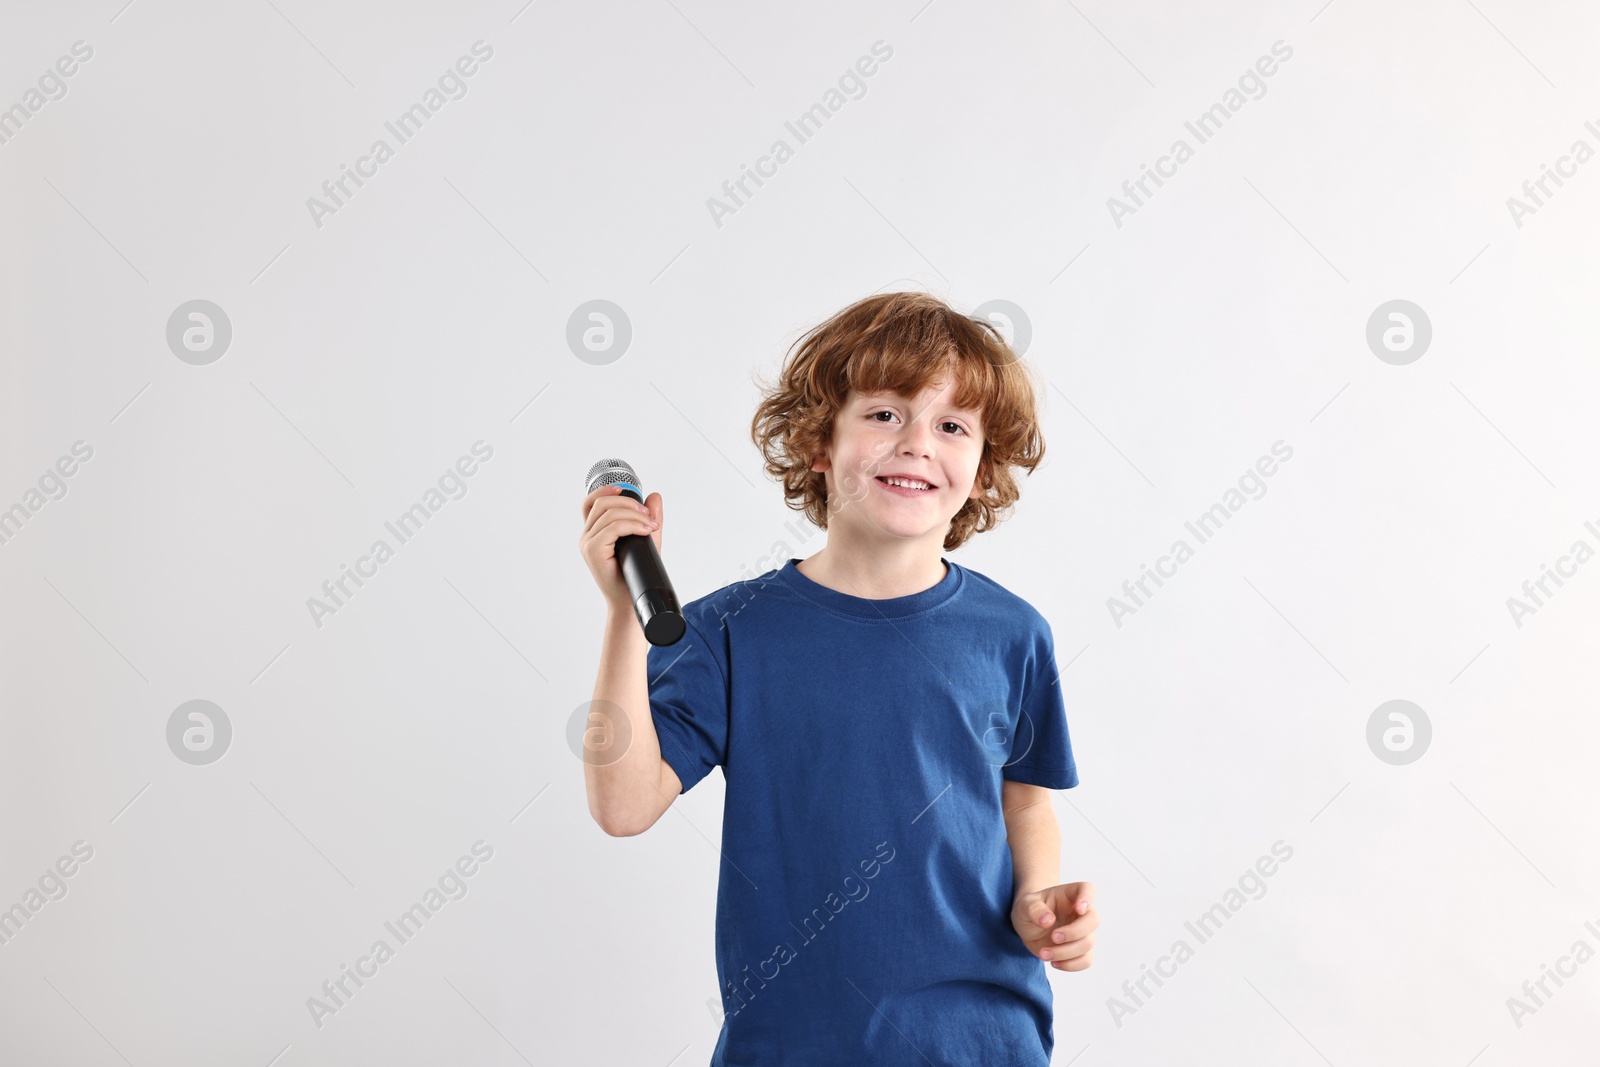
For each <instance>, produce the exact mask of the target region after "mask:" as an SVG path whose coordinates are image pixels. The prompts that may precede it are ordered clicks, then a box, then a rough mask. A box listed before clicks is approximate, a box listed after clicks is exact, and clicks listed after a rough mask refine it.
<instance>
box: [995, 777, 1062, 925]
mask: <svg viewBox="0 0 1600 1067" xmlns="http://www.w3.org/2000/svg"><path fill="white" fill-rule="evenodd" d="M1040 794H1041V798H1040V799H1035V800H1030V801H1029V802H1027V803H1024V804H1020V805H1018V806H1017V807H1015V808H1013V809H1011V810H1009V811H1007V812H1006V813H1005V820H1006V842H1007V844H1009V845H1010V846H1011V872H1012V882H1013V885H1014V887H1015V888H1014V889H1013V892H1012V897H1013V898H1015V897H1016V896H1017V895H1019V894H1022V893H1034V892H1037V891H1039V890H1041V889H1049V888H1050V887H1051V886H1054V885H1060V884H1061V828H1060V826H1059V825H1057V823H1056V812H1055V808H1054V807H1053V806H1052V805H1051V803H1050V794H1049V792H1048V791H1046V790H1042V789H1041V790H1040Z"/></svg>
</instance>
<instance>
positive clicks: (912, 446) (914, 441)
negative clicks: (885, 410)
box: [900, 422, 933, 456]
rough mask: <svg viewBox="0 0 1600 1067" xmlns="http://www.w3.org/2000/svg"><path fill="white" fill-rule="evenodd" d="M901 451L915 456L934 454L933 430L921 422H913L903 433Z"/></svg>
mask: <svg viewBox="0 0 1600 1067" xmlns="http://www.w3.org/2000/svg"><path fill="white" fill-rule="evenodd" d="M900 451H901V452H904V453H906V454H908V455H914V456H931V455H933V431H932V430H930V429H929V428H928V427H927V426H925V425H924V424H923V423H921V422H913V423H911V425H909V426H907V427H906V429H905V433H904V434H902V435H901V438H900Z"/></svg>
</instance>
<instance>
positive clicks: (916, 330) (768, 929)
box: [580, 293, 1099, 1067]
mask: <svg viewBox="0 0 1600 1067" xmlns="http://www.w3.org/2000/svg"><path fill="white" fill-rule="evenodd" d="M797 344H798V351H794V352H792V353H791V358H789V359H787V360H786V362H785V365H784V368H783V371H782V372H781V375H780V380H779V382H778V383H777V385H776V386H775V387H773V388H771V389H769V390H767V395H766V397H765V399H764V400H763V401H762V403H761V404H760V406H759V408H758V409H757V412H756V415H755V418H754V420H753V422H752V425H751V435H752V437H753V438H754V440H755V442H756V444H757V446H758V447H759V448H760V449H761V451H762V453H763V456H764V457H765V460H766V467H767V470H768V472H769V473H770V474H772V475H773V476H774V477H776V478H778V479H780V480H781V481H782V483H783V486H784V493H785V496H786V498H787V502H788V504H789V506H790V507H791V508H794V509H796V510H801V509H803V510H804V511H805V512H806V515H807V517H808V518H809V519H810V520H811V521H812V522H813V523H815V524H816V525H817V526H819V527H822V528H824V529H826V530H827V532H828V538H827V543H826V545H825V546H824V547H823V548H822V549H821V550H820V551H818V552H817V553H816V554H815V555H812V556H810V557H808V558H807V559H804V560H799V559H792V558H791V559H789V560H788V561H787V562H786V563H785V564H784V565H783V566H782V567H779V568H776V569H774V570H770V571H768V572H766V573H765V574H762V575H760V576H759V577H756V578H752V579H749V580H746V581H742V582H736V583H734V584H732V585H729V586H726V587H724V588H723V589H720V590H718V591H717V592H715V593H712V594H710V595H709V596H705V597H702V598H700V599H699V600H695V601H692V602H690V603H688V604H687V605H685V606H684V609H683V612H684V617H685V619H686V620H687V621H688V624H689V625H688V629H687V631H686V632H685V634H684V636H683V638H682V639H681V640H680V641H679V642H678V643H677V644H675V645H671V646H666V647H655V646H651V645H649V644H648V643H647V642H646V641H645V639H644V635H643V632H642V631H641V629H640V627H639V624H638V622H637V620H636V619H635V618H634V615H633V608H632V606H631V604H630V603H629V599H628V591H627V586H626V584H625V583H624V582H623V580H622V578H621V576H620V574H619V570H618V567H617V562H616V559H615V557H614V555H613V552H614V546H615V544H616V540H617V538H618V537H619V536H623V535H627V534H636V535H643V534H648V535H649V536H651V537H653V538H654V539H655V540H656V543H657V545H658V546H659V545H660V541H661V525H662V517H663V511H662V502H661V495H660V494H659V493H652V494H650V496H649V497H648V498H647V499H646V502H645V505H642V506H641V505H640V504H638V503H637V502H635V501H632V500H630V499H627V498H624V497H620V496H618V493H619V492H620V490H617V489H616V488H615V487H610V486H608V487H602V488H600V489H597V490H595V492H594V493H591V494H590V495H589V496H588V497H586V498H585V499H584V502H583V513H584V519H585V525H584V532H583V535H582V538H581V540H580V547H581V550H582V553H583V556H584V560H585V562H586V563H587V564H588V566H589V569H590V571H591V572H592V573H593V575H594V577H595V580H596V582H597V583H598V584H599V585H600V588H601V591H602V593H603V594H604V595H605V598H606V602H607V605H608V614H607V622H606V629H605V637H604V643H603V645H602V649H601V659H600V670H599V677H598V679H597V681H596V683H595V689H594V701H595V707H597V708H606V709H608V710H609V711H610V712H611V713H612V714H616V715H620V716H623V717H624V718H625V720H626V721H617V722H613V723H610V724H609V725H610V727H611V728H612V733H613V735H614V736H615V737H617V738H619V739H624V738H626V739H628V740H627V743H626V745H625V746H624V745H622V744H621V742H620V740H619V747H622V748H623V749H624V751H623V752H622V754H621V755H620V756H618V757H616V758H614V759H612V761H611V762H609V763H607V764H605V765H603V766H602V765H596V763H593V762H590V761H587V760H586V761H585V764H584V775H585V780H586V785H587V790H588V799H589V810H590V813H591V814H592V815H593V817H594V819H595V820H596V822H598V823H599V824H600V826H601V827H602V828H603V829H604V830H605V831H606V832H607V833H608V834H612V835H614V836H627V835H632V834H637V833H641V832H643V831H644V830H646V829H648V828H649V827H650V826H652V825H653V824H654V823H655V821H656V820H657V819H658V818H660V817H661V815H662V814H663V813H664V812H665V811H666V809H667V807H668V806H670V805H671V803H672V801H673V800H674V799H675V798H676V797H677V795H678V794H679V793H680V792H682V791H687V790H688V789H690V788H692V787H693V786H694V785H695V783H696V782H698V781H699V780H700V779H701V778H703V777H704V776H705V775H706V774H707V773H708V772H709V771H710V770H711V768H712V767H714V766H721V767H722V768H723V776H724V779H725V781H726V787H727V796H726V805H725V812H724V818H723V831H722V854H723V859H724V862H723V864H722V867H721V874H720V879H719V883H718V890H717V926H716V957H717V977H718V980H719V982H720V984H721V992H722V1002H723V1009H724V1015H723V1027H722V1032H721V1034H720V1036H719V1038H718V1040H717V1045H716V1049H715V1051H714V1052H713V1054H712V1059H711V1063H712V1067H722V1065H725V1067H747V1065H753V1064H805V1065H828V1067H832V1065H840V1064H873V1065H875V1067H895V1065H900V1064H905V1065H908V1067H909V1065H913V1064H914V1065H916V1067H927V1065H928V1064H934V1065H938V1067H945V1065H950V1067H979V1065H982V1067H1023V1065H1026V1067H1048V1064H1049V1062H1050V1054H1051V1051H1052V1049H1053V1047H1054V1027H1053V1022H1052V996H1051V989H1050V983H1049V980H1048V978H1047V976H1046V975H1045V973H1044V968H1043V967H1042V966H1041V965H1040V962H1039V961H1041V960H1045V961H1048V962H1049V963H1050V965H1051V966H1053V967H1055V968H1057V969H1058V970H1065V971H1075V970H1082V969H1084V968H1085V967H1087V966H1089V964H1090V960H1091V955H1092V948H1093V944H1094V930H1095V928H1096V927H1097V926H1098V925H1099V917H1098V916H1097V915H1096V913H1095V911H1094V910H1093V898H1094V887H1093V886H1092V885H1090V884H1089V883H1088V882H1072V883H1068V884H1064V885H1063V884H1058V883H1059V865H1060V836H1059V831H1058V828H1057V826H1056V820H1055V814H1054V811H1053V809H1052V806H1051V802H1050V796H1049V792H1048V791H1049V790H1050V789H1068V788H1071V787H1072V786H1074V785H1076V784H1077V782H1078V776H1077V768H1076V765H1075V763H1074V760H1073V755H1072V748H1071V744H1070V741H1069V738H1068V734H1067V722H1066V711H1065V708H1064V705H1063V702H1062V698H1061V687H1060V685H1059V682H1058V678H1057V675H1058V670H1057V667H1056V664H1055V658H1054V646H1053V638H1052V635H1051V632H1050V627H1049V624H1048V623H1047V622H1046V621H1045V620H1044V618H1043V617H1042V616H1041V615H1040V614H1039V613H1038V612H1037V611H1036V610H1034V609H1033V608H1032V607H1031V606H1029V605H1028V604H1027V602H1025V601H1024V600H1022V599H1021V598H1020V597H1017V596H1016V595H1014V594H1012V593H1010V592H1008V591H1006V590H1005V589H1004V588H1002V587H1001V586H1000V585H999V584H998V583H996V582H994V581H993V580H991V579H989V578H986V577H985V576H983V575H982V574H979V573H978V572H976V571H972V570H968V569H966V568H964V567H961V566H959V565H958V564H955V563H952V562H950V561H949V560H947V559H945V558H944V557H943V556H942V555H941V551H949V550H952V549H954V548H956V547H957V546H959V545H960V544H962V543H963V542H964V541H966V540H967V539H968V538H969V537H971V536H972V535H973V534H974V533H980V532H982V531H984V530H987V529H990V528H991V527H993V526H994V525H995V524H996V522H998V521H999V518H1000V516H1001V512H1002V511H1003V510H1004V509H1006V508H1008V507H1009V506H1010V505H1011V504H1013V503H1014V502H1015V501H1016V500H1017V498H1018V490H1017V485H1016V482H1015V481H1014V480H1013V478H1012V475H1011V468H1012V467H1022V468H1024V469H1026V470H1028V471H1030V472H1031V471H1032V470H1033V468H1034V467H1036V466H1037V465H1038V463H1039V461H1040V460H1041V459H1042V458H1043V454H1044V442H1043V440H1042V438H1041V436H1040V434H1039V429H1038V423H1037V419H1036V416H1035V407H1034V393H1033V386H1032V383H1031V381H1030V379H1029V377H1028V376H1027V374H1026V372H1025V368H1024V366H1023V365H1022V364H1020V363H1019V362H1018V361H1017V358H1016V356H1015V354H1014V353H1012V352H1011V351H1010V349H1009V348H1008V347H1007V346H1006V344H1005V342H1004V340H1003V339H1002V338H1001V337H1000V335H999V334H998V332H997V331H995V330H994V329H993V327H991V326H990V325H989V324H987V323H983V322H980V321H977V320H974V319H971V318H969V317H967V316H964V315H961V314H959V313H958V312H956V311H953V310H951V309H950V308H949V307H947V306H946V305H945V304H944V303H943V302H941V301H939V300H938V299H936V298H934V297H932V296H928V295H925V294H918V293H890V294H885V295H880V296H873V297H869V298H867V299H865V300H862V301H859V302H857V303H856V304H853V305H851V306H850V307H848V308H845V309H844V310H843V311H841V312H839V313H838V314H837V315H835V316H834V317H833V318H831V319H829V320H828V321H827V322H824V323H822V324H821V325H820V326H818V327H816V328H815V329H813V330H812V331H810V332H809V333H808V334H807V335H806V336H805V337H804V338H802V339H801V340H800V342H797ZM647 708H648V714H646V709H647ZM602 717H605V715H604V714H602Z"/></svg>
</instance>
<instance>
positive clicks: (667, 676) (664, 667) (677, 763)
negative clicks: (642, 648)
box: [646, 622, 729, 793]
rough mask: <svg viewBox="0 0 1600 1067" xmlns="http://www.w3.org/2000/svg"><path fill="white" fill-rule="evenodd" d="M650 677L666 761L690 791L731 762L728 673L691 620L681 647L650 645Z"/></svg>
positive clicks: (652, 705)
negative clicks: (715, 769)
mask: <svg viewBox="0 0 1600 1067" xmlns="http://www.w3.org/2000/svg"><path fill="white" fill-rule="evenodd" d="M646 676H647V679H648V682H649V687H650V717H651V719H652V720H653V721H654V723H655V727H656V736H657V737H658V738H659V739H660V741H661V758H662V759H664V760H666V761H667V763H668V764H669V765H671V767H672V769H673V770H674V771H675V772H677V775H678V780H679V781H680V782H682V783H683V792H685V793H687V792H688V791H689V790H690V789H691V788H692V787H693V786H694V784H695V783H696V782H698V781H699V780H700V779H702V778H704V777H705V776H706V775H707V774H709V773H711V768H713V767H716V766H719V765H721V764H722V763H723V762H724V760H726V758H727V751H728V704H729V701H728V681H727V676H726V673H725V671H724V669H723V665H722V664H721V663H720V662H719V661H718V658H717V655H716V653H715V652H714V651H713V649H712V647H711V645H710V644H709V642H707V641H706V639H705V636H704V635H703V634H701V632H700V630H699V628H698V627H696V626H695V624H694V623H693V622H690V623H689V625H688V626H687V627H685V629H684V631H683V636H682V637H681V638H679V639H678V641H677V642H676V643H675V644H671V645H651V646H650V651H649V652H648V653H647V655H646Z"/></svg>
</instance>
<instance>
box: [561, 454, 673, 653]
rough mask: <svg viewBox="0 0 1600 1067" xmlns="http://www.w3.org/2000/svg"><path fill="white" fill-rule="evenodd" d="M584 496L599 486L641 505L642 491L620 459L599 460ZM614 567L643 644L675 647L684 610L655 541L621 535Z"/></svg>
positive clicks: (635, 476) (591, 472) (593, 467)
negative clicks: (619, 573) (619, 570)
mask: <svg viewBox="0 0 1600 1067" xmlns="http://www.w3.org/2000/svg"><path fill="white" fill-rule="evenodd" d="M585 484H586V486H587V488H586V489H585V490H584V495H585V496H587V495H589V494H590V493H592V492H594V491H595V490H596V489H598V488H600V487H601V486H602V485H616V486H620V487H621V488H622V495H623V496H628V497H632V498H633V499H634V500H637V501H638V502H639V503H641V504H643V503H644V489H643V488H641V487H640V485H639V476H638V475H637V474H635V473H633V468H632V467H630V466H628V465H627V464H626V463H624V462H622V460H620V459H602V460H601V461H600V462H599V463H596V464H595V465H594V466H592V467H590V468H589V477H588V478H587V480H586V483H585ZM615 551H616V556H617V566H618V567H620V568H622V577H623V580H624V581H626V582H627V583H628V594H629V596H631V597H632V598H633V610H634V614H636V615H638V616H639V625H640V626H642V627H644V636H645V640H647V641H649V642H650V643H651V644H652V645H672V644H677V642H678V638H680V637H682V636H683V630H684V621H683V609H682V608H680V607H679V605H678V594H676V593H674V592H673V591H672V583H671V582H670V581H668V580H667V569H666V568H665V567H663V566H662V565H661V553H660V552H657V551H656V543H655V539H654V538H652V537H649V536H648V535H646V536H640V535H638V534H624V535H622V536H621V537H619V538H617V545H616V549H615Z"/></svg>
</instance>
